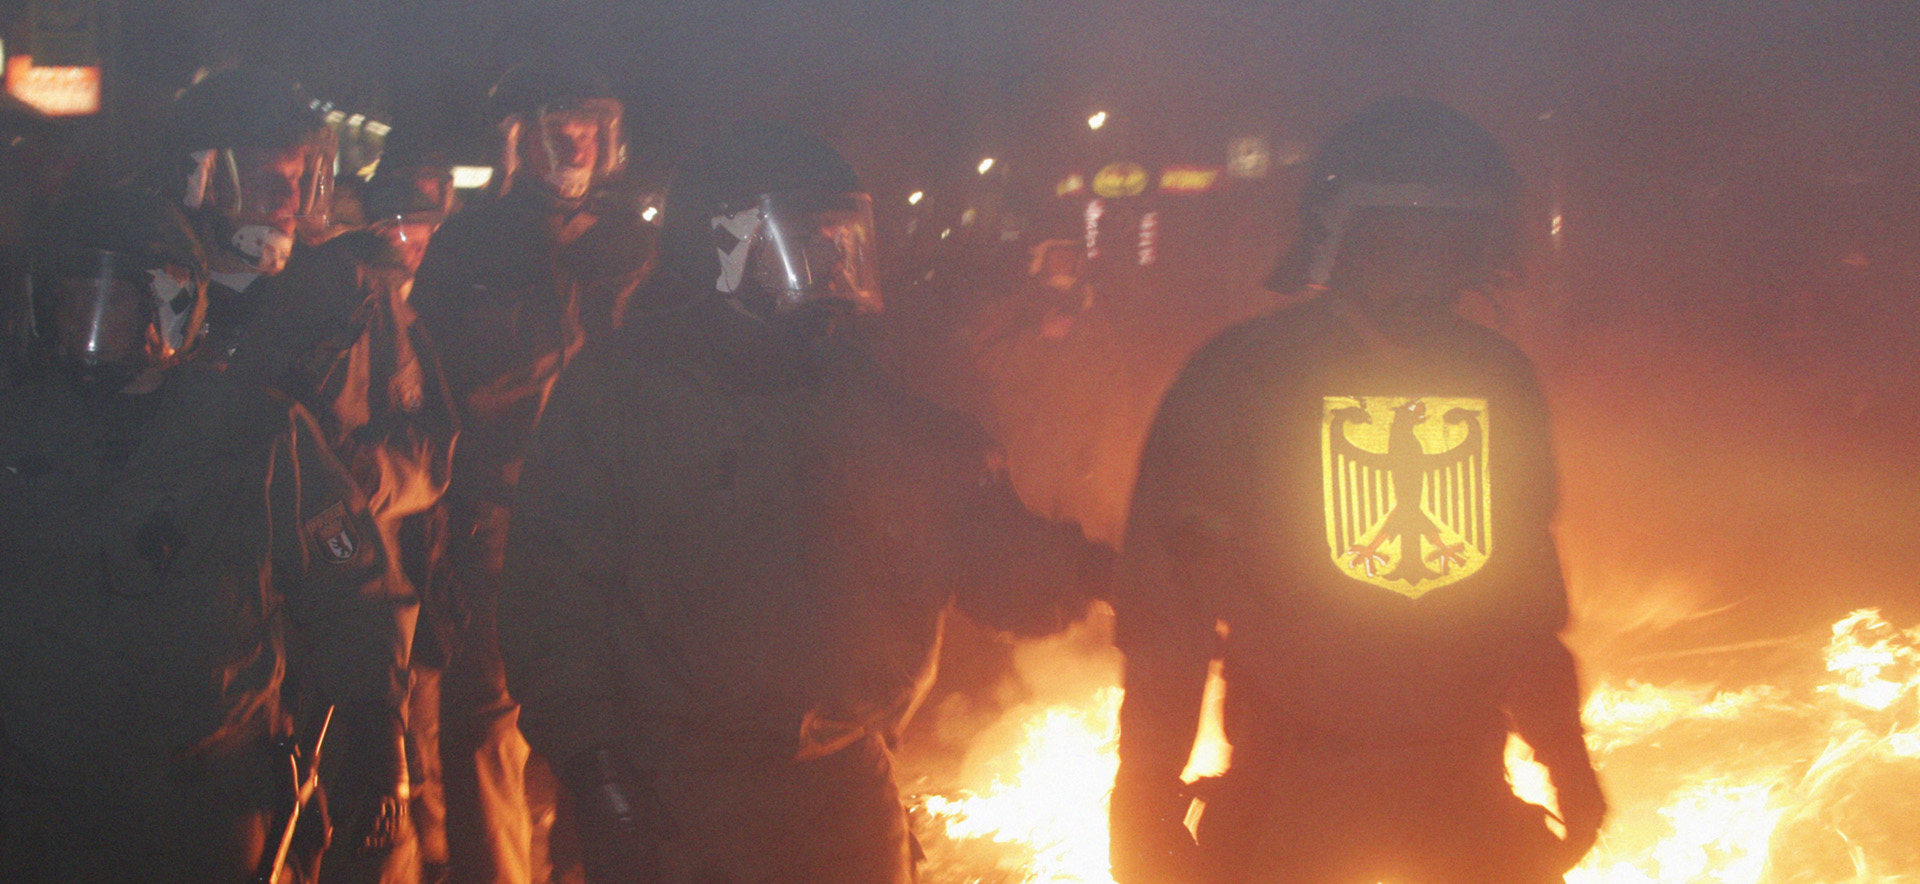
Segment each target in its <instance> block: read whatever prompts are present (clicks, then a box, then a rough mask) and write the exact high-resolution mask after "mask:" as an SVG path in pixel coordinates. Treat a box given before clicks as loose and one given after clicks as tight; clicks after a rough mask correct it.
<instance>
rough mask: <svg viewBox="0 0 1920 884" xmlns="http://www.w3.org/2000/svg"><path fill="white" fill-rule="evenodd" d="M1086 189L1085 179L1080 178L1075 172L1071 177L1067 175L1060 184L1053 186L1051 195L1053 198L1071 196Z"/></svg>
mask: <svg viewBox="0 0 1920 884" xmlns="http://www.w3.org/2000/svg"><path fill="white" fill-rule="evenodd" d="M1086 189H1087V179H1085V178H1082V177H1080V173H1079V172H1075V173H1073V174H1071V175H1068V176H1067V177H1065V178H1062V179H1060V183H1058V184H1055V185H1054V186H1053V195H1054V196H1072V195H1073V194H1076V193H1079V192H1080V191H1083V190H1086Z"/></svg>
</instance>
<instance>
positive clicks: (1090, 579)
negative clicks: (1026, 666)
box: [945, 416, 1115, 636]
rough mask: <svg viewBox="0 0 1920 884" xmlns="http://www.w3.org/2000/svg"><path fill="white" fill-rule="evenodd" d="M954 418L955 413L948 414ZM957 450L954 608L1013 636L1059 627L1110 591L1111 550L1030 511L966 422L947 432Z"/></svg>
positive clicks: (1071, 524) (1069, 524)
mask: <svg viewBox="0 0 1920 884" xmlns="http://www.w3.org/2000/svg"><path fill="white" fill-rule="evenodd" d="M949 417H950V418H951V419H952V420H955V421H959V420H960V419H959V418H958V417H957V416H949ZM945 435H947V436H948V437H949V438H954V437H957V438H964V439H972V440H975V442H976V444H974V445H971V446H966V447H964V448H963V452H962V455H961V458H962V461H961V468H960V469H959V470H958V473H959V475H960V481H961V482H962V483H963V488H962V491H961V494H960V503H959V505H958V510H959V511H958V512H957V513H956V514H955V517H954V519H953V521H952V523H951V524H952V525H953V526H954V533H955V538H954V540H953V543H954V549H955V550H956V551H957V555H956V556H955V560H956V564H957V566H958V568H959V573H960V578H959V582H958V584H957V588H956V593H955V601H956V605H957V607H958V608H959V609H960V611H961V612H962V613H964V614H966V615H967V616H968V617H969V618H970V619H972V620H973V621H974V622H976V623H979V624H980V625H982V626H985V627H988V628H990V629H995V630H1000V631H1002V632H1008V633H1012V634H1014V635H1020V636H1039V635H1047V634H1050V633H1054V632H1059V631H1061V630H1063V629H1065V628H1067V626H1069V625H1071V624H1072V623H1074V622H1075V621H1077V620H1079V619H1081V618H1082V617H1084V616H1086V612H1087V605H1088V604H1089V603H1090V602H1091V601H1092V600H1093V599H1095V598H1104V597H1106V596H1108V595H1110V594H1111V593H1110V587H1111V584H1112V580H1113V570H1114V558H1115V556H1114V553H1113V551H1112V549H1111V548H1109V547H1108V546H1106V545H1105V544H1101V543H1096V542H1093V541H1091V540H1088V539H1087V537H1086V534H1085V533H1084V532H1082V531H1081V528H1080V526H1079V524H1078V523H1075V522H1072V521H1068V520H1054V519H1047V518H1043V517H1041V516H1038V515H1035V514H1034V513H1033V512H1031V511H1030V510H1028V509H1027V507H1026V505H1025V504H1023V503H1021V501H1020V498H1019V496H1018V495H1017V494H1015V492H1014V490H1013V484H1012V483H1011V482H1010V481H1008V479H1007V476H1006V472H1005V470H1004V468H1003V467H1002V466H1001V463H1002V461H1003V458H1002V457H1000V455H999V454H998V452H997V451H996V450H995V449H993V448H992V447H991V446H990V445H989V444H987V442H986V437H985V433H983V432H981V431H980V430H979V429H978V428H977V427H974V426H973V425H972V424H971V423H968V424H967V425H966V426H965V427H956V428H953V429H952V430H950V431H949V432H948V433H947V434H945Z"/></svg>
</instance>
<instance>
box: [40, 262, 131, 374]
mask: <svg viewBox="0 0 1920 884" xmlns="http://www.w3.org/2000/svg"><path fill="white" fill-rule="evenodd" d="M52 283H53V287H54V292H53V294H54V297H55V308H54V317H53V320H54V330H55V334H56V335H57V341H58V343H59V347H60V353H61V355H62V357H64V358H65V359H66V360H68V361H70V362H75V363H78V364H81V365H87V366H124V367H133V368H138V367H144V366H145V365H146V363H147V360H148V354H149V352H150V351H149V346H148V341H149V335H150V333H151V331H152V329H153V299H152V296H150V295H149V294H148V293H147V292H146V291H144V290H142V289H141V288H139V287H138V286H136V285H135V284H133V283H131V282H128V281H127V280H125V279H122V278H120V277H117V276H95V277H91V278H88V277H72V276H61V277H58V278H56V279H54V280H52Z"/></svg>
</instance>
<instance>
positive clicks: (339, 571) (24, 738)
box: [0, 366, 411, 880]
mask: <svg viewBox="0 0 1920 884" xmlns="http://www.w3.org/2000/svg"><path fill="white" fill-rule="evenodd" d="M0 414H5V415H6V420H5V421H4V422H0V734H3V735H4V740H3V741H0V749H3V751H4V755H3V756H0V758H3V759H4V760H3V761H0V770H3V771H4V782H3V783H0V807H5V808H6V811H5V812H6V814H7V826H8V835H9V842H10V843H9V845H8V847H7V848H6V849H5V850H0V854H4V855H6V856H7V862H15V863H25V865H24V866H14V867H13V868H15V869H16V871H19V870H20V869H26V870H31V869H32V868H33V867H34V866H33V865H32V863H33V860H32V859H31V856H32V855H33V854H32V852H31V851H32V850H33V849H45V844H47V843H56V842H50V841H48V840H47V839H55V838H80V839H82V843H86V844H88V845H90V846H89V847H88V848H87V849H89V850H97V851H101V852H110V851H111V848H112V846H113V845H115V844H120V843H122V842H124V841H127V840H128V839H133V840H134V841H136V842H138V838H139V833H149V834H151V833H156V832H159V833H166V832H169V831H171V830H169V829H168V827H169V826H184V825H186V823H185V822H184V821H187V820H193V819H199V818H202V817H204V816H205V815H207V814H212V813H218V812H229V811H231V812H233V813H236V814H238V813H239V812H240V810H239V809H238V808H224V807H216V806H211V805H210V804H209V803H208V802H197V803H196V801H195V800H193V799H190V798H188V797H187V796H190V795H201V794H202V793H201V792H197V791H196V788H197V787H196V785H195V784H201V783H204V782H206V781H208V780H209V779H210V778H216V779H217V773H218V772H219V771H221V770H222V769H224V768H230V767H233V766H235V765H239V764H241V763H242V762H241V759H246V758H250V757H253V754H254V753H256V752H257V751H258V750H259V748H260V746H261V745H262V744H263V743H264V741H266V740H267V739H269V738H271V737H275V736H279V735H285V734H287V733H289V731H290V728H291V727H292V721H291V717H292V714H293V713H294V712H295V711H300V712H302V713H303V714H308V713H312V712H313V711H315V710H317V709H319V708H322V707H323V706H324V705H327V704H340V705H341V706H342V708H343V709H345V708H351V709H353V710H356V711H355V712H354V713H352V714H356V715H357V714H362V712H363V711H364V710H367V709H380V708H391V707H393V706H394V705H395V704H396V703H397V702H398V699H399V697H401V696H402V691H403V690H404V686H405V652H404V648H405V645H404V643H403V642H402V641H401V640H400V638H399V637H398V636H396V635H395V630H396V628H397V626H396V624H397V622H398V620H397V618H396V613H395V612H396V609H399V608H403V607H405V606H406V605H408V604H410V603H411V598H410V596H409V595H408V594H407V593H406V591H405V587H404V584H402V585H400V586H395V585H394V584H393V583H392V582H391V581H390V580H389V579H388V574H387V563H386V560H385V556H384V552H383V550H382V548H381V545H380V543H379V542H378V539H377V536H376V533H375V530H374V527H373V524H372V522H371V520H370V519H369V517H368V515H367V511H366V502H365V500H364V499H363V497H362V496H361V494H360V493H359V491H358V490H357V489H356V488H355V487H354V485H353V483H352V481H351V480H350V479H349V478H348V477H347V475H346V473H345V472H344V471H343V469H342V468H341V466H340V464H339V463H338V461H336V460H335V459H334V457H333V456H332V454H331V453H330V452H329V451H328V449H327V446H326V445H325V443H324V441H323V440H322V438H321V436H320V434H319V432H318V431H317V429H316V428H315V426H314V424H313V422H312V420H311V418H309V417H308V416H307V415H306V413H305V412H304V411H302V410H300V409H298V408H297V407H292V406H290V405H289V403H287V402H286V401H285V400H284V399H281V398H278V397H276V396H272V395H270V394H268V393H267V392H266V391H264V390H260V389H258V388H255V387H252V386H249V385H245V384H242V383H239V382H237V381H236V380H235V379H233V378H231V377H229V376H227V375H224V374H222V373H219V372H217V371H213V370H210V369H207V368H202V367H197V366H196V367H186V368H181V369H176V370H175V371H174V372H173V373H172V374H171V375H170V376H169V377H168V379H167V380H166V383H165V385H164V386H163V387H162V388H161V389H160V390H158V391H156V392H154V393H151V394H147V395H144V396H117V397H114V401H112V402H109V403H99V402H90V401H86V400H82V399H81V398H79V397H78V396H77V395H76V394H74V393H73V392H72V391H71V390H70V389H69V388H68V387H67V385H66V384H65V383H63V382H62V381H61V380H60V379H59V378H57V377H55V378H47V379H43V380H42V381H40V382H37V383H34V384H31V385H27V386H23V387H21V388H17V389H15V390H11V391H8V392H7V393H6V394H5V396H4V401H0ZM202 797H204V795H202ZM221 800H222V801H223V802H236V803H237V802H239V801H252V802H259V801H261V800H265V799H264V798H263V796H262V795H259V794H251V795H242V796H231V795H229V796H226V797H225V798H223V799H221ZM198 834H199V835H201V836H205V835H206V834H207V833H205V832H200V833H198ZM224 834H230V833H224ZM185 837H188V836H187V835H184V834H182V833H179V832H175V833H173V836H168V835H165V834H160V835H155V839H157V840H156V841H155V842H154V843H160V844H166V843H168V842H169V840H170V839H171V841H174V842H178V843H173V844H172V847H171V848H170V849H178V850H184V851H196V850H214V849H217V848H216V847H215V846H214V845H212V844H199V843H192V842H182V841H180V840H179V839H180V838H185ZM57 843H60V844H64V845H66V847H64V848H53V849H55V850H66V851H67V852H69V853H72V852H75V851H72V850H71V849H70V848H71V846H72V844H71V842H57ZM140 843H145V842H140ZM35 844H39V845H41V848H31V847H30V845H35ZM147 848H153V843H147V844H146V848H140V847H138V845H137V844H136V847H135V848H130V849H147ZM56 859H57V857H56ZM69 859H71V857H69ZM60 861H62V862H66V861H67V860H60ZM140 871H141V870H140V869H139V868H137V867H136V868H134V869H132V870H129V869H126V868H119V869H116V870H115V874H130V873H131V874H137V873H139V872H140ZM21 873H22V874H26V872H21ZM162 878H163V876H160V875H159V873H158V872H155V877H154V878H153V879H154V880H160V879H162Z"/></svg>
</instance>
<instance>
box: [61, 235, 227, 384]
mask: <svg viewBox="0 0 1920 884" xmlns="http://www.w3.org/2000/svg"><path fill="white" fill-rule="evenodd" d="M165 273H166V271H165V270H164V269H154V268H150V267H147V266H143V265H142V264H141V263H140V262H138V261H136V260H133V259H131V258H129V257H128V256H125V255H120V254H118V253H114V252H103V251H88V252H73V253H69V254H66V255H62V256H61V258H60V260H59V261H58V262H56V264H55V266H52V267H48V268H45V269H44V270H43V271H42V272H39V273H36V274H35V278H34V285H35V287H36V288H37V289H41V291H40V292H39V293H38V295H37V297H36V300H37V301H39V302H40V303H41V304H42V305H43V308H42V309H43V314H42V323H43V325H42V328H43V332H42V334H44V335H46V336H47V337H48V338H50V343H51V344H52V345H53V349H54V352H55V353H56V354H57V356H58V358H59V360H60V362H61V364H62V365H64V366H65V367H66V368H67V369H68V371H70V372H71V373H72V374H73V376H74V378H75V380H76V381H78V382H79V383H80V385H81V386H82V387H83V388H85V389H86V390H88V391H89V392H95V393H102V394H105V393H112V392H115V391H117V390H120V389H121V388H123V387H125V386H126V385H127V384H128V383H129V382H131V381H132V380H133V379H134V378H135V377H137V376H138V375H139V374H140V372H141V371H142V370H143V369H146V368H149V367H152V366H157V365H162V364H165V363H166V362H167V361H168V360H170V359H172V358H173V357H174V356H175V355H176V354H177V353H179V352H180V350H181V349H182V348H184V346H185V345H186V344H187V343H189V342H190V341H191V333H190V332H182V340H181V341H180V342H179V344H178V346H176V345H175V344H174V342H172V341H169V340H168V338H169V335H168V334H167V332H166V329H165V328H163V323H162V322H161V321H160V310H161V306H162V305H161V303H160V302H159V301H158V300H157V299H156V291H155V289H154V288H153V287H152V285H151V284H150V282H151V280H152V279H153V278H154V275H155V274H165ZM189 312H191V311H189Z"/></svg>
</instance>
